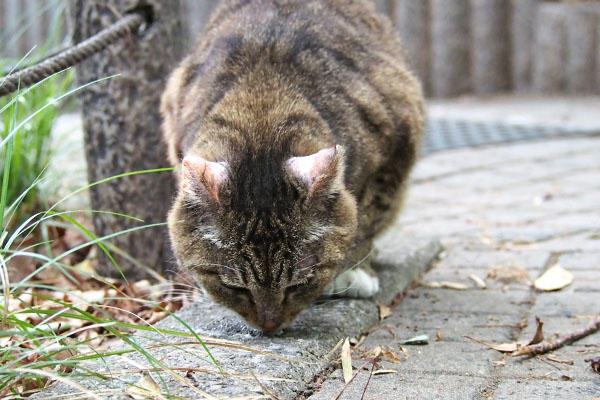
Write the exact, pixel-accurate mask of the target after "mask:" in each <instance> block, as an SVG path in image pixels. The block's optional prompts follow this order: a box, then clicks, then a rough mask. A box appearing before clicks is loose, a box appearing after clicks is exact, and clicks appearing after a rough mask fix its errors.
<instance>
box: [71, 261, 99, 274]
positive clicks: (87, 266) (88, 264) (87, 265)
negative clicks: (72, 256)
mask: <svg viewBox="0 0 600 400" xmlns="http://www.w3.org/2000/svg"><path fill="white" fill-rule="evenodd" d="M73 268H75V269H77V270H78V272H82V273H85V274H88V275H95V274H96V271H95V270H94V267H93V266H92V261H91V259H90V258H86V259H85V260H83V261H82V262H80V263H77V264H75V265H74V266H73Z"/></svg>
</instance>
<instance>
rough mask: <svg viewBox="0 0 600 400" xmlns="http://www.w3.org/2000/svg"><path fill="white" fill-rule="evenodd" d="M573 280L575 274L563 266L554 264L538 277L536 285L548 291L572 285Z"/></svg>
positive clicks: (537, 287) (539, 288)
mask: <svg viewBox="0 0 600 400" xmlns="http://www.w3.org/2000/svg"><path fill="white" fill-rule="evenodd" d="M572 282H573V274H572V273H570V272H569V271H567V270H566V269H564V268H563V267H561V266H560V265H558V264H554V265H553V266H552V267H550V268H549V269H548V270H547V271H546V272H544V273H543V274H542V276H540V277H539V278H537V279H536V280H535V282H534V284H533V285H534V286H535V288H536V289H538V290H543V291H546V292H549V291H552V290H560V289H562V288H564V287H565V286H568V285H570V284H571V283H572Z"/></svg>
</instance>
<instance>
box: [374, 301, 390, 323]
mask: <svg viewBox="0 0 600 400" xmlns="http://www.w3.org/2000/svg"><path fill="white" fill-rule="evenodd" d="M377 307H378V308H379V320H380V321H381V320H383V319H385V318H387V317H389V316H390V315H391V314H392V309H391V308H389V307H388V306H386V305H385V304H383V303H381V302H379V301H378V302H377Z"/></svg>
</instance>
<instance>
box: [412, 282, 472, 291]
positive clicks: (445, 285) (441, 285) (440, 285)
mask: <svg viewBox="0 0 600 400" xmlns="http://www.w3.org/2000/svg"><path fill="white" fill-rule="evenodd" d="M421 286H425V287H428V288H432V289H453V290H467V289H468V288H469V286H467V285H465V284H464V283H458V282H449V281H440V282H436V281H422V282H421Z"/></svg>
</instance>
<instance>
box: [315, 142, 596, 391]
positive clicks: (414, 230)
mask: <svg viewBox="0 0 600 400" xmlns="http://www.w3.org/2000/svg"><path fill="white" fill-rule="evenodd" d="M413 182H414V183H413V186H412V188H411V191H410V194H409V196H408V198H407V204H406V207H405V211H404V214H403V217H402V220H401V227H399V228H397V229H398V233H401V234H402V235H405V236H408V237H421V236H438V237H439V238H440V240H441V242H442V244H443V246H444V247H445V250H444V252H443V253H442V254H441V255H440V257H439V259H438V260H437V261H436V262H435V264H434V267H433V268H432V269H431V270H430V271H429V272H428V273H427V274H426V275H425V276H424V277H423V278H422V281H423V282H424V283H425V284H424V285H420V286H418V287H416V288H415V289H414V290H412V291H411V292H410V293H409V294H408V295H407V296H406V297H405V298H404V300H403V301H402V302H401V303H400V304H399V305H398V306H397V307H396V308H395V309H394V311H393V313H392V315H391V316H389V317H388V318H386V319H385V320H383V321H382V322H381V323H380V325H379V326H378V327H377V328H375V329H374V330H372V333H370V334H369V335H367V336H366V339H365V340H364V342H362V343H361V344H360V346H359V348H358V349H355V350H354V355H355V359H354V360H353V364H354V367H355V368H358V367H360V366H361V365H363V364H364V362H365V359H364V358H363V359H360V358H359V355H360V354H361V351H367V352H368V351H369V350H372V349H375V348H376V347H377V346H382V347H383V348H388V349H391V350H393V351H396V352H398V350H399V348H400V344H399V342H400V340H403V339H407V338H410V337H413V336H416V335H421V334H426V335H428V336H429V338H430V341H429V344H428V345H424V346H407V345H404V346H403V348H404V349H405V351H406V359H404V360H403V361H402V362H400V363H394V362H391V361H386V359H385V358H384V359H383V361H382V362H381V363H380V364H381V367H382V368H386V369H394V370H396V371H397V373H391V374H388V375H373V376H371V379H370V381H369V383H368V385H367V380H368V379H369V372H368V371H361V372H360V373H359V374H358V375H357V377H356V379H355V380H354V381H353V382H352V383H351V384H350V385H349V386H348V387H347V388H346V389H345V391H344V392H343V394H342V396H341V397H340V399H365V400H367V399H368V400H372V399H377V400H386V399H437V398H439V399H454V398H456V399H458V398H460V399H464V398H471V399H554V398H556V399H558V398H568V399H592V400H593V399H600V375H598V374H597V373H595V372H594V371H593V370H592V369H591V368H590V363H589V362H585V361H584V360H585V359H588V358H595V357H599V356H600V333H596V334H594V335H591V336H588V337H586V338H584V339H582V340H580V341H579V342H576V343H574V344H572V345H570V346H566V347H564V348H562V349H559V350H557V351H555V352H553V353H552V354H553V356H555V357H556V358H559V359H562V360H569V361H571V360H572V361H573V365H567V364H562V363H557V362H552V361H549V360H548V359H547V358H545V357H544V356H540V357H537V358H535V357H534V358H514V357H509V356H505V355H503V354H501V353H499V352H497V351H495V350H491V349H488V348H486V347H485V346H483V345H481V344H479V343H475V342H473V341H471V340H469V339H467V338H465V336H467V335H468V336H471V337H473V338H477V339H479V340H483V341H487V342H492V343H496V344H499V343H503V342H511V341H514V340H529V339H531V338H532V336H533V332H534V329H535V322H534V316H539V317H540V318H541V319H542V321H543V322H544V333H545V336H546V337H548V338H552V337H554V336H555V335H560V334H564V333H567V332H570V331H573V330H578V329H581V328H583V327H584V326H585V325H587V324H588V323H589V321H590V319H591V318H592V317H593V316H597V315H598V314H599V313H600V137H597V136H595V137H587V138H571V139H556V140H545V141H535V142H527V143H518V144H516V143H515V144H511V145H504V146H494V147H483V148H478V149H462V150H456V151H448V152H443V153H438V154H433V155H430V156H427V157H425V158H424V159H423V160H421V161H420V162H419V164H418V166H417V168H416V170H415V173H414V175H413ZM555 263H558V264H560V265H562V266H563V267H564V268H566V269H568V270H569V271H570V272H572V273H573V275H574V276H575V279H574V282H573V283H572V284H571V285H570V286H567V287H566V288H563V289H562V290H560V291H556V292H537V291H536V290H534V289H532V288H531V287H530V286H529V285H528V281H532V280H535V278H536V277H538V276H539V275H540V274H541V273H542V272H543V271H544V270H545V269H547V268H548V267H550V266H551V265H554V264H555ZM471 274H474V275H476V276H478V277H480V278H482V279H485V281H486V283H487V288H486V289H480V288H478V287H477V286H476V285H475V283H474V281H473V280H471V279H470V278H469V276H470V275H471ZM440 281H451V282H457V283H462V284H466V285H467V286H468V287H469V288H468V289H467V290H453V289H441V288H430V287H428V286H430V285H427V284H426V283H427V282H429V283H431V282H440ZM523 322H527V323H528V325H527V326H526V327H525V328H522V325H521V324H522V323H523ZM438 335H439V337H438ZM400 354H401V353H400ZM399 358H401V359H403V358H404V357H403V356H400V357H399ZM370 367H371V366H370V365H369V366H368V367H367V368H370ZM338 368H339V365H338ZM355 371H356V370H355ZM341 376H342V374H341V371H340V370H339V369H338V370H336V371H335V372H333V373H332V374H331V375H330V376H328V377H327V378H326V379H325V382H324V384H323V385H322V386H321V388H320V390H319V391H315V393H314V394H312V395H311V396H309V397H308V398H309V399H310V400H325V399H327V400H329V399H334V398H336V396H337V395H338V394H339V393H340V392H341V391H342V388H343V386H344V384H343V380H342V377H341ZM365 387H366V388H367V389H366V392H365ZM363 393H364V397H362V396H363Z"/></svg>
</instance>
